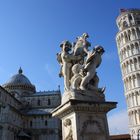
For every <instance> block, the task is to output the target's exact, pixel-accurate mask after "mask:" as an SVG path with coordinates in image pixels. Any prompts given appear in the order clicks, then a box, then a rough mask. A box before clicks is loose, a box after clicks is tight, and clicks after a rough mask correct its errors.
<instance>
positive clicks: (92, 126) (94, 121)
mask: <svg viewBox="0 0 140 140" xmlns="http://www.w3.org/2000/svg"><path fill="white" fill-rule="evenodd" d="M115 107H116V103H115V102H98V101H96V102H93V101H81V100H76V99H70V100H69V101H68V102H66V103H64V104H62V105H61V106H59V107H58V108H56V109H55V110H54V111H53V116H55V117H59V118H60V119H61V120H62V136H63V140H93V139H96V140H109V130H108V124H107V116H106V113H107V112H108V111H110V110H111V109H113V108H115Z"/></svg>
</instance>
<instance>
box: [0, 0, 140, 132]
mask: <svg viewBox="0 0 140 140" xmlns="http://www.w3.org/2000/svg"><path fill="white" fill-rule="evenodd" d="M120 8H140V1H139V0H69V1H68V0H59V1H58V0H0V52H1V53H0V60H1V61H0V77H1V78H0V84H1V85H2V84H4V83H5V82H6V81H7V80H8V79H9V77H11V76H12V75H13V74H16V73H17V70H18V69H19V67H20V66H21V67H22V69H23V71H24V74H25V75H26V76H27V77H28V78H29V79H30V80H31V82H32V83H33V84H35V85H36V88H37V90H38V91H40V90H42V91H44V90H57V89H58V85H61V89H62V91H63V79H60V78H59V77H58V73H59V68H60V67H59V64H58V63H57V61H56V53H57V52H59V51H60V48H59V44H60V43H61V42H62V41H63V40H66V39H67V40H69V41H71V42H73V41H75V38H76V37H77V36H80V35H81V34H82V33H83V32H88V33H89V36H90V38H89V42H91V43H92V47H94V46H95V45H97V44H100V45H102V46H103V47H104V49H105V51H106V52H105V54H104V56H103V62H102V65H101V66H100V68H99V69H98V70H97V72H98V75H99V77H100V86H106V93H105V94H106V99H107V100H108V101H117V102H118V107H117V109H115V110H113V111H111V112H110V113H109V119H110V120H109V121H110V122H111V121H112V122H113V120H114V118H115V119H116V118H118V121H119V120H120V119H121V118H123V119H124V120H126V119H127V115H126V103H125V98H124V93H123V83H122V80H121V71H120V65H119V58H118V55H117V48H116V42H115V36H116V33H117V31H118V29H117V26H116V17H117V16H118V15H119V9H120ZM119 114H121V115H123V117H119V116H118V117H117V115H119ZM121 115H120V116H121ZM114 116H115V117H114ZM121 121H122V122H124V121H123V120H121ZM112 122H111V123H112ZM116 122H117V121H116ZM124 125H125V126H126V127H125V128H123V126H117V124H114V126H110V131H111V133H112V134H113V133H125V132H127V131H128V130H127V122H126V123H125V124H124Z"/></svg>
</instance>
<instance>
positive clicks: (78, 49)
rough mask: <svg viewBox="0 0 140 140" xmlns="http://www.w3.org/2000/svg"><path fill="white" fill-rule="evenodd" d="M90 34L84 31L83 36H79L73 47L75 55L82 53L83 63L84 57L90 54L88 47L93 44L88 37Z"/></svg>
mask: <svg viewBox="0 0 140 140" xmlns="http://www.w3.org/2000/svg"><path fill="white" fill-rule="evenodd" d="M88 37H89V35H88V34H87V33H83V35H82V36H80V37H78V38H77V41H76V43H75V45H74V48H73V54H74V55H75V56H77V55H81V56H82V57H81V64H83V62H84V61H83V60H84V57H85V56H86V55H87V54H88V47H89V46H91V44H90V43H89V42H88V41H87V38H88Z"/></svg>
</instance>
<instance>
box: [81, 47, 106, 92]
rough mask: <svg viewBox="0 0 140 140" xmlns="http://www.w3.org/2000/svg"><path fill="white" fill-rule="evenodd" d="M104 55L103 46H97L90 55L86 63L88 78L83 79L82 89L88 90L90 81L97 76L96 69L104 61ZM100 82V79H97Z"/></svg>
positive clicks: (85, 68) (85, 69)
mask: <svg viewBox="0 0 140 140" xmlns="http://www.w3.org/2000/svg"><path fill="white" fill-rule="evenodd" d="M103 53H104V49H103V47H101V46H96V47H95V48H94V49H93V51H92V52H91V53H89V54H88V56H87V59H86V61H85V66H84V71H85V73H86V76H85V77H83V78H82V81H81V84H80V89H82V90H85V89H87V86H88V84H89V83H90V81H91V80H92V79H93V78H94V77H95V76H96V68H98V67H99V65H100V64H101V61H102V58H101V56H102V54H103ZM97 82H98V79H97Z"/></svg>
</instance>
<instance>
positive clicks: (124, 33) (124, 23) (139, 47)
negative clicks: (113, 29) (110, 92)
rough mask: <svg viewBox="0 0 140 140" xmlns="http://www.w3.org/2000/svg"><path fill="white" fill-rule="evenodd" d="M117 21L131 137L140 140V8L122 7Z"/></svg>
mask: <svg viewBox="0 0 140 140" xmlns="http://www.w3.org/2000/svg"><path fill="white" fill-rule="evenodd" d="M116 21H117V26H118V29H119V32H118V33H117V35H116V42H117V48H118V54H119V58H120V65H121V71H122V79H123V82H124V94H125V97H126V102H127V108H128V116H129V128H130V135H131V139H133V140H140V9H121V10H120V15H119V16H118V17H117V20H116Z"/></svg>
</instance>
